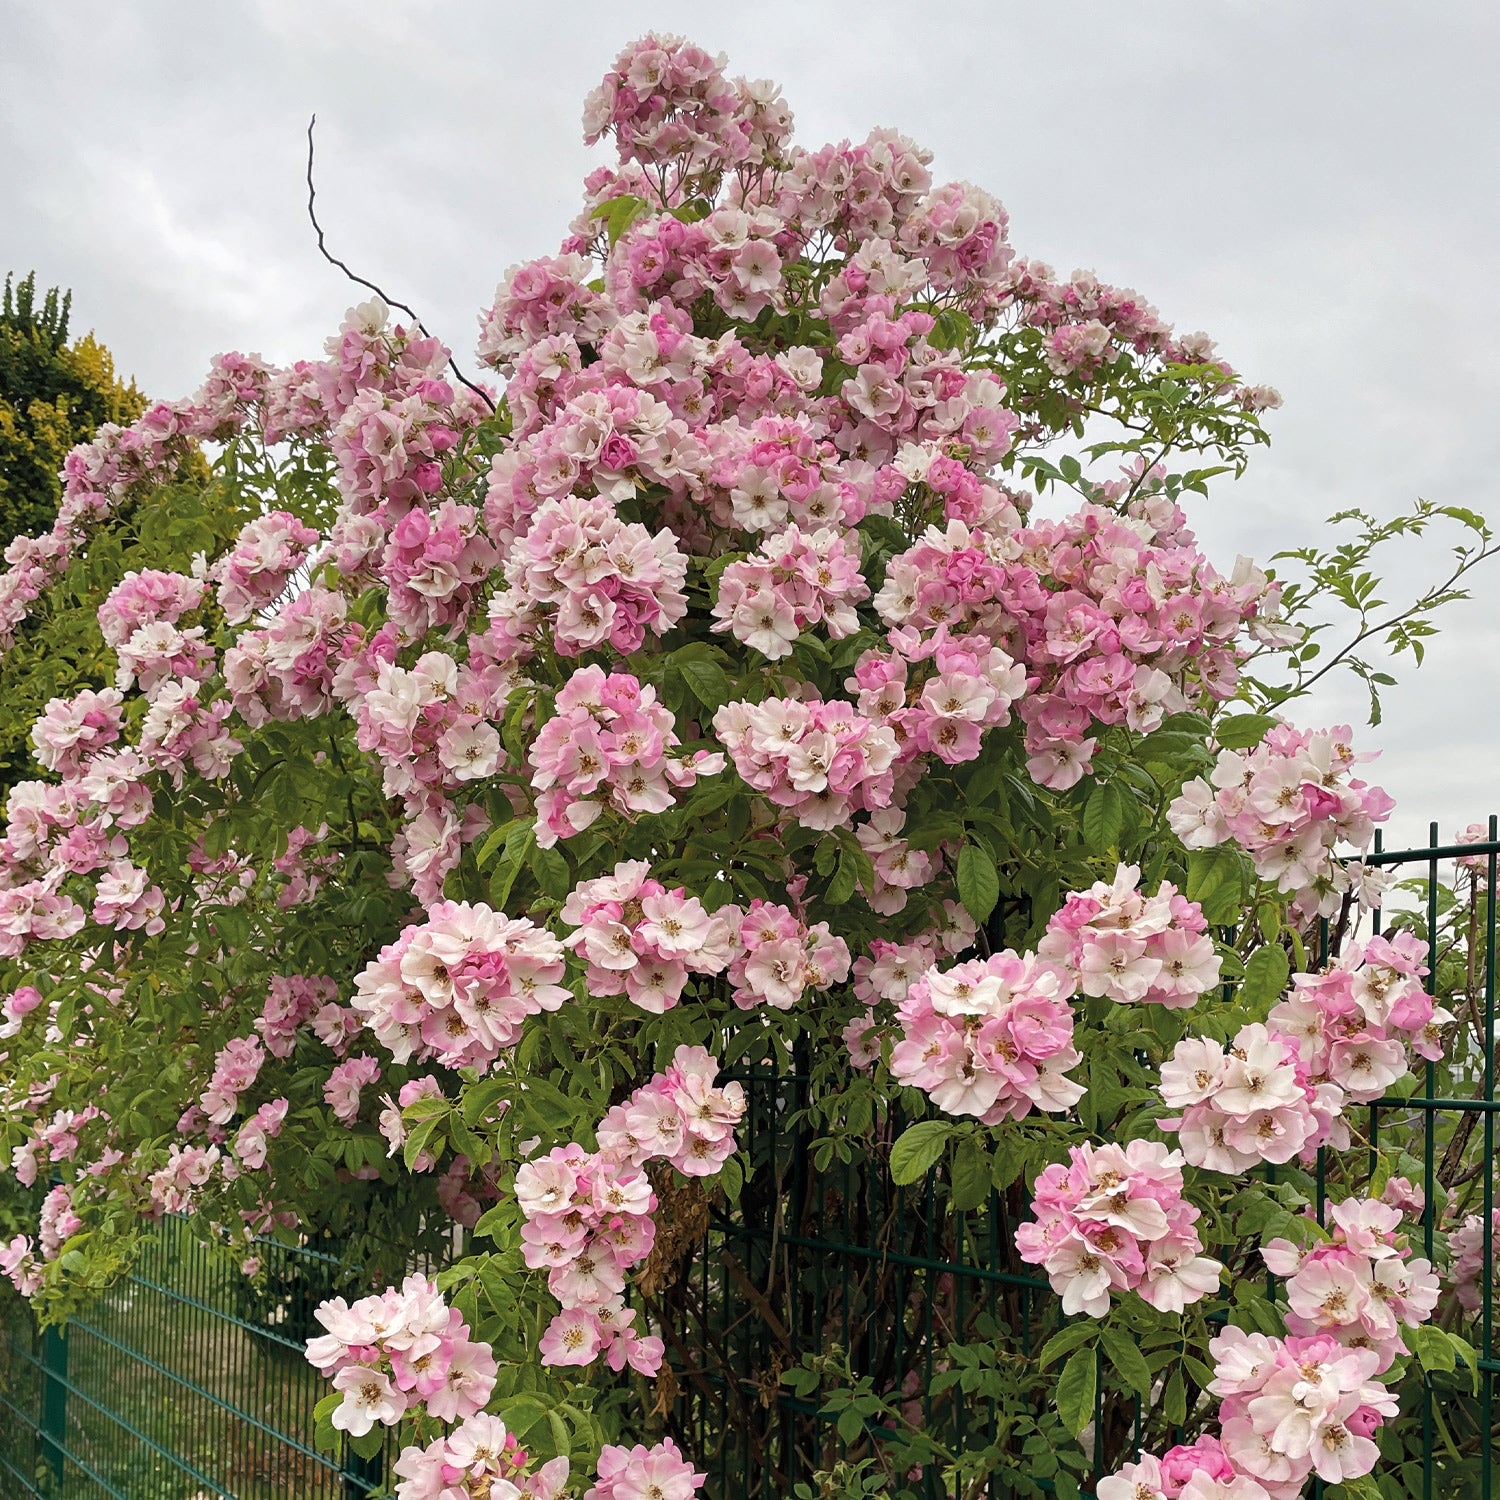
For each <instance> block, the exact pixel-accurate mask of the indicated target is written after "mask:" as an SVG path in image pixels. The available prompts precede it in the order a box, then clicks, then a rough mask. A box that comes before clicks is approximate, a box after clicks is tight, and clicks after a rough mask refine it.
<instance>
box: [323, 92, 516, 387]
mask: <svg viewBox="0 0 1500 1500" xmlns="http://www.w3.org/2000/svg"><path fill="white" fill-rule="evenodd" d="M317 123H318V117H317V116H316V115H314V116H313V117H312V118H311V119H310V120H309V121H308V122H307V217H308V218H309V219H311V220H312V227H313V230H314V232H315V233H316V234H317V236H318V254H319V255H321V256H322V257H323V259H324V260H326V261H327V262H328V264H329V265H331V266H334V267H336V268H337V269H338V270H340V271H342V272H343V273H344V275H345V276H347V277H348V278H349V280H350V281H353V282H356V283H357V284H358V285H360V286H362V287H367V288H368V289H369V290H370V291H372V292H374V293H375V295H376V296H377V297H379V298H380V300H381V301H382V302H384V303H385V304H386V305H387V306H388V307H395V308H399V309H400V310H401V311H402V312H404V313H405V314H406V315H407V317H409V318H410V319H411V320H412V322H413V323H416V324H418V325H421V322H422V320H421V319H420V318H419V317H418V316H417V314H416V310H415V309H414V308H411V307H408V306H407V305H406V303H404V302H398V301H397V300H396V299H395V298H394V297H392V296H391V295H390V294H389V293H387V292H386V291H385V290H384V288H382V287H379V286H376V284H375V283H374V282H373V281H370V280H369V279H368V278H366V277H364V276H360V275H358V274H357V273H356V272H354V271H352V270H350V269H349V267H348V266H347V265H346V264H345V263H344V262H343V261H341V260H340V259H339V258H338V256H336V255H335V254H334V253H333V252H332V251H331V250H330V249H329V248H328V245H327V242H326V241H325V239H324V237H323V226H322V225H321V224H320V223H318V214H317V209H316V207H315V203H316V200H317V196H318V190H317V188H316V187H315V186H314V185H313V127H314V126H315V125H316V124H317ZM448 368H449V369H450V370H452V371H453V375H454V378H455V379H456V380H458V381H459V382H460V383H461V384H463V385H466V386H468V388H469V389H470V390H471V391H473V392H474V394H475V395H476V396H478V397H479V399H480V400H481V401H483V402H484V404H485V405H486V406H487V407H489V409H490V410H491V411H492V412H493V411H494V409H495V403H494V402H493V401H492V400H491V399H490V393H489V392H488V391H487V390H485V389H484V387H483V386H480V385H475V384H474V382H473V381H472V380H470V379H469V377H468V376H467V375H465V374H464V372H463V371H462V370H460V369H459V368H458V363H457V361H456V360H455V359H454V358H453V356H452V355H451V354H450V355H449V356H448Z"/></svg>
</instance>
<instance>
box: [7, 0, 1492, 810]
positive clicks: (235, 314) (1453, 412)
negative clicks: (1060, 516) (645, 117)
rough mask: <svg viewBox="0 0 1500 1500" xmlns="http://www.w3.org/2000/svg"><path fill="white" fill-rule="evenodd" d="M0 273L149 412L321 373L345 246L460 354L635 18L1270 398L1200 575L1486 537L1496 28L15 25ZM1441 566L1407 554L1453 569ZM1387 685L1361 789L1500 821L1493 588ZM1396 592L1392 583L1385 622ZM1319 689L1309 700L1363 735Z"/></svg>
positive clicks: (522, 17)
mask: <svg viewBox="0 0 1500 1500" xmlns="http://www.w3.org/2000/svg"><path fill="white" fill-rule="evenodd" d="M0 17H3V25H0V34H3V35H4V37H5V41H4V43H3V44H0V100H3V101H4V103H3V106H0V203H3V204H4V205H5V206H6V216H5V217H4V219H0V269H3V268H5V267H14V268H16V269H18V270H25V269H28V268H30V267H32V266H35V267H36V268H37V270H38V273H39V275H40V276H42V277H43V278H44V279H45V280H47V281H49V282H58V283H62V284H64V285H70V286H72V287H73V288H74V291H75V304H76V306H77V308H78V316H79V318H80V320H81V321H82V322H83V323H84V324H91V325H93V326H94V327H96V328H97V330H98V332H99V334H100V336H101V337H102V338H103V339H104V340H105V341H106V342H107V343H108V344H109V345H110V347H111V348H112V349H113V350H114V352H115V354H116V356H117V359H118V361H119V363H120V365H121V367H122V368H123V369H125V370H127V371H130V372H132V373H134V374H135V375H136V376H137V377H138V378H139V379H140V380H141V382H142V384H143V385H144V386H145V387H146V388H147V389H149V390H151V391H152V392H154V393H158V394H162V395H178V394H182V393H184V392H186V391H189V390H191V389H192V388H193V387H194V386H195V385H196V383H197V381H198V379H199V377H200V375H201V373H202V370H203V368H204V367H205V365H206V362H207V359H208V356H209V355H210V354H211V353H212V352H214V351H215V350H218V349H221V348H246V349H255V350H258V351H259V352H261V353H263V354H265V355H266V356H267V357H269V358H273V359H278V360H288V359H292V358H297V357H302V356H306V355H308V354H310V353H316V352H317V351H318V350H319V349H320V348H321V344H322V340H323V337H324V336H325V335H326V333H327V332H328V331H329V330H330V329H332V328H334V327H336V326H337V324H338V321H339V318H340V317H341V315H342V312H343V309H344V308H345V306H346V305H347V304H348V303H349V302H350V301H351V300H354V299H355V297H356V295H357V294H356V293H355V292H354V290H353V289H352V288H349V287H348V286H347V285H346V284H345V283H344V282H343V281H342V279H341V278H340V277H339V276H338V275H337V274H336V273H334V272H333V271H331V270H330V269H329V268H328V267H326V266H324V265H323V264H322V263H321V262H320V261H319V260H318V259H317V258H316V255H315V253H314V249H313V245H312V241H311V236H310V232H309V229H308V226H307V223H306V220H305V217H304V209H303V190H302V181H301V178H302V168H303V151H304V142H303V135H302V132H303V130H304V128H305V125H306V121H307V116H308V115H309V114H310V113H311V112H312V111H314V110H316V111H317V112H318V115H319V186H320V207H321V210H322V214H323V217H324V222H325V225H326V227H327V228H328V230H329V233H330V238H331V241H332V243H333V245H334V247H335V249H336V250H337V251H338V252H339V253H341V254H343V255H344V256H346V257H347V258H348V259H349V260H350V261H351V263H352V264H354V265H355V266H356V267H357V268H359V269H360V270H362V271H363V272H364V273H365V274H367V275H369V276H371V277H373V278H374V279H375V280H377V281H380V282H381V283H382V284H384V285H386V286H388V288H389V289H390V290H391V292H392V293H393V294H394V295H397V296H400V297H402V298H404V299H405V300H407V301H410V302H411V303H412V304H413V305H414V306H416V307H417V308H418V309H419V310H420V311H421V312H422V314H423V316H424V318H425V320H426V321H427V323H428V324H429V326H430V327H432V328H433V329H434V331H436V332H439V333H441V334H442V335H443V336H444V337H445V338H447V339H448V340H449V341H450V342H451V343H452V344H453V345H454V346H455V348H456V350H457V351H458V353H459V356H460V359H461V360H462V359H463V358H464V357H465V356H466V355H467V353H468V351H469V348H470V346H471V344H472V340H473V329H474V317H475V313H476V311H477V309H478V308H479V307H480V306H481V305H482V304H483V303H484V301H485V300H486V299H487V298H488V297H489V296H490V294H491V293H492V291H493V288H494V284H495V282H496V281H497V279H498V278H499V276H500V275H501V274H502V273H503V271H504V270H505V268H506V267H507V266H508V265H510V264H512V263H514V262H515V261H517V260H521V259H523V258H525V257H527V256H531V255H535V254H539V253H544V252H546V251H548V250H550V249H551V248H553V246H555V244H556V242H557V240H558V239H559V238H560V236H561V233H562V229H563V226H564V225H565V224H566V222H567V221H568V219H569V218H571V217H572V215H573V213H574V212H575V211H576V205H577V202H578V182H579V180H580V179H581V177H582V176H583V174H584V172H585V171H587V170H588V168H589V166H590V165H591V164H592V163H593V162H595V161H597V160H598V159H599V158H598V155H597V154H596V153H591V152H589V151H588V150H586V149H585V148H584V146H583V145H582V143H581V141H580V139H579V124H578V120H579V111H580V106H581V101H582V98H583V95H584V93H585V92H586V91H587V89H589V88H590V87H592V85H593V84H594V82H595V81H596V80H597V78H598V76H599V75H600V73H601V72H602V71H603V68H604V67H605V65H606V64H607V62H608V60H609V59H610V57H611V56H612V55H613V54H614V52H615V51H616V50H617V49H618V48H619V46H620V45H622V44H623V43H624V42H626V41H627V40H629V39H630V38H631V37H633V36H634V35H636V34H638V33H639V32H641V31H643V30H645V29H647V28H648V27H650V26H657V27H661V28H667V29H675V30H679V31H683V32H686V33H688V34H690V35H692V36H693V37H694V38H695V39H697V40H699V41H701V42H702V43H703V44H704V45H705V46H709V47H713V48H723V49H724V50H726V51H727V52H728V53H729V54H730V61H731V64H732V66H733V68H734V69H735V71H740V72H744V73H747V74H749V75H750V76H753V77H754V76H768V77H774V78H777V79H778V80H779V81H780V82H781V83H782V84H783V85H784V87H785V90H786V94H787V97H788V99H789V100H790V102H791V104H792V107H793V109H794V110H795V111H796V113H797V118H798V129H799V136H800V138H801V139H803V140H804V141H813V142H816V141H821V140H825V139H838V138H841V137H844V136H852V137H860V136H862V135H863V134H864V133H865V132H866V130H867V129H868V128H869V127H870V126H871V125H872V124H885V125H894V126H897V127H899V128H901V129H903V130H905V131H906V132H907V133H908V134H910V135H913V136H915V137H916V138H917V139H919V140H921V141H923V142H924V144H926V145H928V146H930V147H931V148H932V149H933V150H934V151H935V152H936V156H937V160H936V163H935V165H936V168H937V170H938V171H939V172H940V173H941V174H943V175H944V176H947V177H964V178H969V179H971V180H973V181H975V182H978V183H980V184H982V185H984V186H985V187H987V188H989V189H990V190H991V191H994V192H995V193H997V194H998V195H999V196H1000V197H1001V198H1002V199H1004V201H1005V202H1006V203H1007V205H1008V207H1009V208H1010V211H1011V215H1012V238H1013V239H1014V241H1015V242H1016V244H1017V245H1018V247H1019V248H1020V249H1021V250H1022V252H1023V253H1026V254H1033V255H1038V256H1041V257H1043V258H1045V259H1047V260H1050V261H1052V262H1053V263H1054V264H1055V265H1057V266H1059V267H1060V268H1061V269H1064V270H1067V269H1071V268H1072V267H1073V266H1075V265H1085V266H1091V267H1093V268H1095V269H1097V271H1098V272H1099V274H1100V275H1101V276H1103V277H1104V278H1106V279H1108V280H1111V281H1115V282H1121V283H1124V284H1127V285H1131V286H1134V287H1136V288H1138V289H1139V291H1140V292H1141V293H1142V294H1143V295H1145V296H1146V297H1148V298H1149V299H1150V300H1151V301H1153V302H1154V303H1155V304H1156V305H1157V306H1158V307H1159V308H1160V309H1161V311H1162V312H1163V314H1164V315H1165V316H1166V317H1168V318H1170V319H1171V320H1172V321H1174V322H1176V323H1178V324H1179V325H1180V326H1183V327H1187V328H1200V327H1201V328H1204V329H1207V330H1208V331H1209V332H1211V333H1212V334H1213V335H1214V336H1215V337H1216V338H1217V339H1218V340H1219V344H1220V348H1221V349H1222V350H1223V352H1224V353H1225V354H1226V355H1227V356H1229V357H1230V358H1231V359H1233V360H1234V361H1235V363H1236V364H1237V365H1238V366H1239V367H1240V368H1241V369H1243V370H1245V371H1246V372H1247V373H1248V374H1250V375H1251V376H1252V377H1253V378H1255V379H1258V380H1265V381H1268V382H1270V383H1272V384H1275V385H1277V386H1279V387H1280V388H1281V390H1282V391H1283V393H1284V394H1285V395H1286V397H1287V407H1286V408H1285V409H1284V410H1283V411H1281V412H1279V413H1276V414H1274V415H1273V417H1272V419H1271V422H1270V426H1271V430H1272V432H1273V434H1274V443H1273V446H1272V448H1271V449H1270V451H1269V452H1267V453H1264V454H1261V455H1259V456H1258V458H1257V461H1256V462H1255V463H1254V464H1253V465H1252V468H1251V471H1250V473H1249V475H1248V476H1247V477H1246V478H1245V479H1244V480H1243V481H1242V482H1240V483H1239V484H1237V485H1230V486H1224V487H1222V488H1221V490H1220V491H1219V493H1218V494H1216V496H1215V497H1214V499H1213V500H1212V501H1210V502H1209V503H1207V504H1201V505H1199V506H1198V507H1197V509H1196V512H1195V515H1194V522H1195V525H1196V526H1197V527H1198V529H1199V531H1200V534H1201V535H1202V536H1203V538H1204V539H1205V543H1206V545H1207V546H1208V547H1209V549H1210V552H1211V555H1213V556H1215V557H1220V558H1222V559H1223V560H1224V562H1225V563H1226V565H1227V564H1228V563H1229V562H1230V561H1232V559H1233V556H1234V554H1235V553H1236V552H1246V553H1250V554H1253V555H1257V556H1260V557H1265V556H1267V555H1269V553H1271V552H1273V551H1275V550H1277V549H1278V548H1281V547H1285V546H1291V545H1297V544H1302V543H1305V542H1308V541H1312V540H1316V539H1318V538H1319V537H1320V535H1321V531H1322V528H1321V525H1320V521H1321V518H1322V517H1323V516H1324V515H1326V514H1327V513H1328V512H1329V511H1332V510H1334V509H1338V508H1341V507H1344V506H1348V505H1354V504H1358V505H1363V506H1365V507H1367V508H1368V509H1371V510H1373V511H1375V512H1377V513H1381V514H1386V513H1389V512H1391V511H1393V510H1394V509H1396V508H1398V507H1401V506H1403V505H1405V504H1407V503H1408V502H1409V501H1410V500H1411V499H1412V498H1413V497H1414V496H1415V495H1416V494H1418V493H1421V494H1425V495H1427V496H1428V497H1429V498H1432V499H1434V500H1439V501H1445V502H1450V503H1456V504H1463V505H1470V506H1474V507H1476V508H1479V509H1484V508H1485V507H1486V506H1488V507H1489V508H1490V509H1492V510H1495V511H1496V512H1497V515H1500V504H1497V503H1496V495H1495V487H1494V483H1493V479H1492V476H1493V474H1494V473H1495V471H1496V467H1497V464H1496V460H1497V457H1500V455H1497V452H1496V448H1497V437H1496V433H1497V427H1496V423H1495V421H1494V417H1493V412H1494V410H1495V408H1496V405H1497V396H1500V352H1497V351H1500V302H1497V299H1495V298H1494V297H1493V295H1492V294H1491V293H1490V290H1489V281H1490V276H1491V271H1490V267H1491V262H1492V260H1493V254H1494V245H1495V243H1496V240H1497V230H1500V222H1497V221H1500V207H1497V198H1496V195H1495V192H1494V184H1495V182H1496V181H1497V179H1500V173H1497V167H1500V128H1497V124H1500V122H1497V118H1496V106H1495V103H1494V98H1495V93H1494V88H1493V79H1494V78H1495V76H1496V75H1497V64H1500V13H1497V12H1496V10H1495V9H1494V7H1493V6H1490V5H1487V4H1484V3H1479V0H1472V3H1460V0H1445V3H1443V4H1440V5H1434V6H1418V5H1413V4H1410V3H1402V0H1383V3H1370V4H1358V3H1354V0H1323V3H1320V4H1318V5H1316V6H1308V5H1305V4H1301V3H1296V0H1269V3H1257V4H1249V3H1242V0H1213V3H1207V4H1204V3H1201V0H1137V3H1134V4H1131V5H1128V6H1122V5H1106V4H1102V3H1092V0H1090V3H1084V0H1061V3H1051V4H1047V5H1038V4H1036V3H1034V0H1033V3H1030V4H1025V5H1022V4H1017V3H1014V0H988V3H967V4H965V3H957V4H954V3H950V4H948V5H945V6H942V7H916V6H912V5H910V4H892V3H888V0H887V3H867V4H865V5H862V6H860V7H859V8H858V9H857V10H855V9H851V8H850V7H848V6H847V5H844V4H837V5H835V4H833V3H832V0H819V3H799V4H791V3H787V0H771V3H767V4H763V5H761V6H758V7H734V8H731V7H728V6H723V5H714V4H704V3H702V0H692V3H689V0H662V3H654V4H652V5H649V6H645V5H639V4H635V3H624V4H621V3H613V4H604V3H602V0H575V3H573V4H570V5H568V6H566V7H562V6H539V7H533V6H526V7H521V6H518V5H514V4H501V3H493V0H491V3H482V0H454V3H438V0H427V3H411V0H358V3H356V0H258V3H247V4H242V5H239V6H232V7H231V6H205V5H201V4H194V3H190V0H134V3H132V4H130V5H125V6H122V5H118V4H106V3H104V0H69V3H65V4H56V5H49V6H39V5H31V4H26V3H23V0H0ZM1444 561H1445V557H1444V553H1443V543H1442V542H1441V541H1435V542H1434V543H1433V544H1431V545H1423V546H1420V547H1416V546H1414V547H1411V548H1408V549H1405V551H1404V552H1403V554H1402V555H1400V556H1398V557H1396V558H1395V559H1394V560H1393V567H1394V569H1395V572H1396V574H1397V577H1396V579H1395V580H1394V581H1393V586H1392V587H1393V590H1399V589H1400V588H1411V587H1413V586H1415V585H1416V583H1417V582H1418V580H1420V579H1424V578H1429V577H1433V576H1436V574H1437V573H1438V571H1439V570H1440V569H1441V567H1442V566H1443V563H1444ZM1478 590H1479V592H1480V593H1481V595H1482V596H1484V597H1481V598H1478V599H1476V600H1475V601H1474V602H1472V603H1470V604H1467V605H1464V606H1460V607H1459V608H1457V609H1455V610H1453V611H1452V612H1451V613H1450V615H1449V616H1448V619H1447V624H1446V630H1445V633H1444V635H1443V636H1442V637H1441V638H1440V639H1439V641H1438V642H1437V643H1435V645H1434V647H1433V649H1432V651H1431V653H1430V655H1429V659H1428V664H1427V666H1426V667H1424V668H1423V669H1422V671H1420V672H1416V673H1414V672H1412V671H1410V670H1409V669H1402V671H1401V673H1400V676H1401V683H1400V686H1399V687H1398V688H1397V689H1393V690H1391V692H1390V693H1389V701H1388V715H1387V720H1386V723H1385V724H1384V725H1383V726H1381V728H1380V729H1379V730H1378V731H1375V732H1374V733H1373V734H1371V735H1369V736H1368V738H1370V739H1371V741H1372V742H1374V743H1378V744H1381V745H1383V746H1384V749H1385V753H1384V756H1383V758H1382V760H1381V762H1380V763H1379V779H1380V780H1382V782H1383V783H1384V784H1385V785H1387V787H1388V788H1389V789H1390V790H1391V791H1392V793H1393V794H1394V795H1396V796H1397V797H1398V799H1399V800H1400V802H1401V804H1402V811H1401V812H1400V814H1399V815H1398V817H1399V825H1398V826H1399V828H1400V829H1401V830H1404V831H1406V832H1410V831H1412V830H1417V831H1420V832H1422V833H1423V834H1424V836H1425V822H1426V819H1427V818H1428V817H1433V816H1435V817H1437V818H1439V819H1440V820H1441V822H1442V824H1443V827H1444V828H1445V829H1447V828H1449V827H1450V826H1453V825H1456V824H1458V823H1460V822H1462V823H1467V822H1468V821H1470V820H1471V819H1473V818H1476V817H1479V816H1481V815H1483V814H1485V813H1487V812H1488V811H1489V809H1490V808H1491V807H1492V806H1494V807H1496V808H1500V778H1497V776H1496V774H1495V771H1494V764H1495V757H1494V753H1493V750H1492V746H1493V745H1494V743H1495V739H1496V734H1497V730H1500V711H1497V708H1496V706H1495V699H1496V695H1497V689H1500V665H1497V664H1500V653H1497V648H1500V640H1497V638H1496V628H1495V627H1494V625H1493V624H1492V623H1491V615H1492V613H1493V611H1492V610H1491V609H1490V607H1489V597H1492V596H1493V591H1494V585H1493V584H1492V583H1491V582H1490V581H1489V579H1487V578H1485V579H1482V580H1481V582H1480V583H1479V585H1478ZM1392 597H1396V593H1395V592H1393V593H1392ZM1362 710H1363V705H1362V702H1361V700H1360V697H1359V695H1358V693H1356V692H1350V691H1347V690H1345V689H1343V688H1340V687H1337V686H1335V685H1330V687H1329V688H1328V690H1327V691H1323V692H1320V693H1319V694H1318V696H1317V698H1316V699H1315V700H1314V701H1313V702H1312V703H1309V704H1306V705H1303V706H1302V707H1301V708H1299V710H1298V714H1299V717H1301V718H1303V719H1304V720H1306V721H1311V720H1313V719H1325V718H1329V719H1331V718H1333V717H1334V716H1337V717H1339V718H1344V719H1348V718H1353V719H1354V720H1355V722H1356V723H1358V722H1359V720H1360V718H1361V716H1362Z"/></svg>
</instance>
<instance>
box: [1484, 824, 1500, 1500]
mask: <svg viewBox="0 0 1500 1500" xmlns="http://www.w3.org/2000/svg"><path fill="white" fill-rule="evenodd" d="M1497 831H1500V818H1497V817H1496V816H1495V814H1493V813H1491V814H1490V828H1489V833H1490V843H1491V845H1493V844H1494V843H1495V840H1496V836H1497ZM1485 873H1486V874H1487V875H1488V877H1489V879H1488V880H1486V882H1485V937H1486V941H1485V945H1484V1097H1485V1102H1486V1103H1487V1104H1492V1103H1493V1102H1494V1099H1495V875H1496V869H1495V851H1494V849H1493V847H1492V848H1491V849H1490V853H1489V858H1488V859H1487V860H1486V862H1485ZM1482 1123H1483V1129H1484V1264H1483V1265H1482V1266H1481V1267H1480V1268H1479V1274H1480V1282H1481V1284H1482V1285H1483V1287H1484V1303H1483V1307H1484V1321H1483V1325H1482V1326H1483V1329H1484V1341H1483V1345H1482V1347H1483V1349H1484V1359H1485V1361H1486V1363H1488V1362H1490V1361H1492V1360H1493V1359H1494V1357H1495V1349H1494V1303H1495V1111H1494V1110H1493V1109H1486V1110H1485V1112H1484V1120H1483V1122H1482ZM1480 1381H1481V1385H1480V1396H1479V1423H1480V1432H1481V1433H1482V1434H1483V1435H1484V1437H1485V1438H1486V1439H1488V1441H1481V1443H1480V1447H1479V1494H1480V1500H1491V1487H1492V1484H1493V1477H1492V1470H1493V1465H1494V1447H1495V1444H1494V1431H1495V1425H1494V1412H1493V1409H1492V1408H1493V1405H1494V1394H1495V1373H1494V1371H1493V1370H1492V1369H1489V1370H1484V1371H1483V1372H1482V1373H1481V1375H1480Z"/></svg>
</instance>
